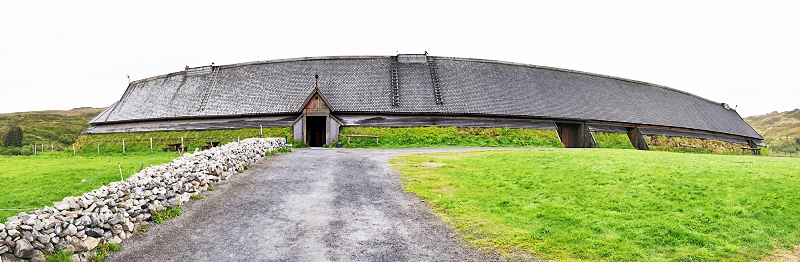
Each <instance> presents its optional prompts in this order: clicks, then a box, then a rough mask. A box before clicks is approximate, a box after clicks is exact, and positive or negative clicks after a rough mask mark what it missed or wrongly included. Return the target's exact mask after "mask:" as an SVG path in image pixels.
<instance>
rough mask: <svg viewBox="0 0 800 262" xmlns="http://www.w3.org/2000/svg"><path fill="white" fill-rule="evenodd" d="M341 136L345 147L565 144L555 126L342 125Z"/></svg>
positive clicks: (558, 145) (545, 145) (535, 145)
mask: <svg viewBox="0 0 800 262" xmlns="http://www.w3.org/2000/svg"><path fill="white" fill-rule="evenodd" d="M346 135H371V136H379V137H380V138H379V141H380V144H376V143H375V139H371V138H352V139H351V140H350V144H347V138H346V137H345V136H346ZM340 140H341V141H342V145H343V146H344V147H383V148H406V147H437V146H484V147H486V146H489V147H497V146H507V147H564V145H563V144H561V141H560V140H559V139H558V134H557V133H556V131H555V130H538V129H525V128H479V127H397V128H392V127H342V129H341V132H340Z"/></svg>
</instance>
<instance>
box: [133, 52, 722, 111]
mask: <svg viewBox="0 0 800 262" xmlns="http://www.w3.org/2000/svg"><path fill="white" fill-rule="evenodd" d="M391 57H394V56H377V55H375V56H308V57H296V58H283V59H273V60H258V61H251V62H243V63H235V64H228V65H220V66H201V67H194V68H202V67H218V68H235V67H240V66H249V65H260V64H273V63H287V62H299V61H317V60H340V59H348V60H356V59H378V58H391ZM430 57H433V58H439V59H450V60H456V61H465V62H477V63H493V64H502V65H512V66H522V67H528V68H537V69H545V70H553V71H560V72H567V73H573V74H582V75H588V76H596V77H602V78H608V79H614V80H620V81H625V82H630V83H635V84H640V85H647V86H652V87H658V88H663V89H666V90H670V91H674V92H678V93H681V94H685V95H689V96H693V97H696V98H699V99H702V100H705V101H707V102H710V103H713V104H717V105H720V106H721V105H722V103H720V102H717V101H714V100H711V99H708V98H705V97H702V96H698V95H695V94H692V93H689V92H686V91H683V90H679V89H675V88H671V87H668V86H664V85H659V84H653V83H650V82H644V81H639V80H633V79H630V78H624V77H617V76H611V75H604V74H598V73H591V72H585V71H579V70H572V69H564V68H558V67H550V66H541V65H534V64H526V63H518V62H509V61H501V60H492V59H480V58H465V57H454V56H430ZM183 72H185V71H177V72H172V73H168V74H163V75H157V76H152V77H148V78H142V79H139V80H135V81H133V82H131V84H134V83H138V82H144V81H149V80H153V79H158V78H163V77H169V76H174V75H178V74H181V73H183Z"/></svg>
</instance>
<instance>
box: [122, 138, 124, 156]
mask: <svg viewBox="0 0 800 262" xmlns="http://www.w3.org/2000/svg"><path fill="white" fill-rule="evenodd" d="M122 153H123V154H125V138H123V139H122Z"/></svg>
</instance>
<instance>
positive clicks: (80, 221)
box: [75, 216, 92, 227]
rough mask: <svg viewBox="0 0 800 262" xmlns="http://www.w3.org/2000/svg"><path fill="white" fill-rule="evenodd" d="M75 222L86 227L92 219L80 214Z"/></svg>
mask: <svg viewBox="0 0 800 262" xmlns="http://www.w3.org/2000/svg"><path fill="white" fill-rule="evenodd" d="M75 224H79V225H81V226H85V227H88V226H89V225H91V224H92V219H91V218H89V216H82V217H80V218H78V220H77V221H75Z"/></svg>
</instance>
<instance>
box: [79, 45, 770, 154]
mask: <svg viewBox="0 0 800 262" xmlns="http://www.w3.org/2000/svg"><path fill="white" fill-rule="evenodd" d="M259 126H263V127H289V126H291V127H293V130H294V138H295V139H297V140H299V141H303V142H305V143H308V144H309V145H311V146H322V145H324V144H330V143H332V142H333V141H335V140H336V139H338V138H339V131H340V128H341V127H343V126H377V127H412V126H459V127H511V128H533V129H547V130H557V131H558V135H559V138H560V139H561V141H562V143H564V145H565V146H567V147H592V146H594V145H595V144H594V143H595V142H594V139H593V137H592V132H598V131H602V132H610V133H625V134H628V137H629V138H630V140H631V143H632V144H633V146H634V147H636V148H639V149H647V148H648V146H647V141H645V139H644V138H643V135H665V136H678V137H690V138H700V139H713V140H720V141H726V142H734V143H739V144H743V146H750V147H755V146H756V145H763V143H762V142H761V141H762V140H763V138H762V137H761V136H760V135H759V134H758V133H756V131H754V130H753V128H751V127H750V126H749V125H748V124H747V123H745V122H744V121H743V120H742V118H741V117H740V116H739V114H738V113H737V112H736V111H735V110H733V109H732V108H730V107H729V106H728V105H727V104H724V103H718V102H714V101H711V100H708V99H705V98H702V97H698V96H695V95H692V94H689V93H686V92H683V91H680V90H675V89H672V88H668V87H664V86H659V85H654V84H650V83H645V82H640V81H635V80H629V79H623V78H618V77H611V76H605V75H599V74H592V73H586V72H579V71H573V70H566V69H559V68H552V67H543V66H535V65H527V64H518V63H510V62H501V61H491V60H481V59H470V58H456V57H436V56H429V55H427V54H407V55H404V54H400V55H397V56H347V57H342V56H337V57H309V58H297V59H284V60H272V61H259V62H250V63H241V64H233V65H222V66H214V65H212V66H204V67H195V68H189V67H188V66H187V67H186V69H185V70H183V71H180V72H175V73H170V74H166V75H160V76H155V77H150V78H146V79H141V80H137V81H134V82H131V83H130V85H129V86H128V88H127V90H126V91H125V93H124V94H123V95H122V97H121V98H120V99H119V101H117V102H115V103H114V104H112V105H111V106H109V107H108V108H107V109H106V110H105V111H104V112H102V113H101V114H100V115H98V116H97V117H95V118H94V119H93V120H92V121H91V127H89V128H88V129H87V130H86V131H85V133H90V134H96V133H116V132H144V131H167V130H212V129H231V128H247V127H259Z"/></svg>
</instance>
